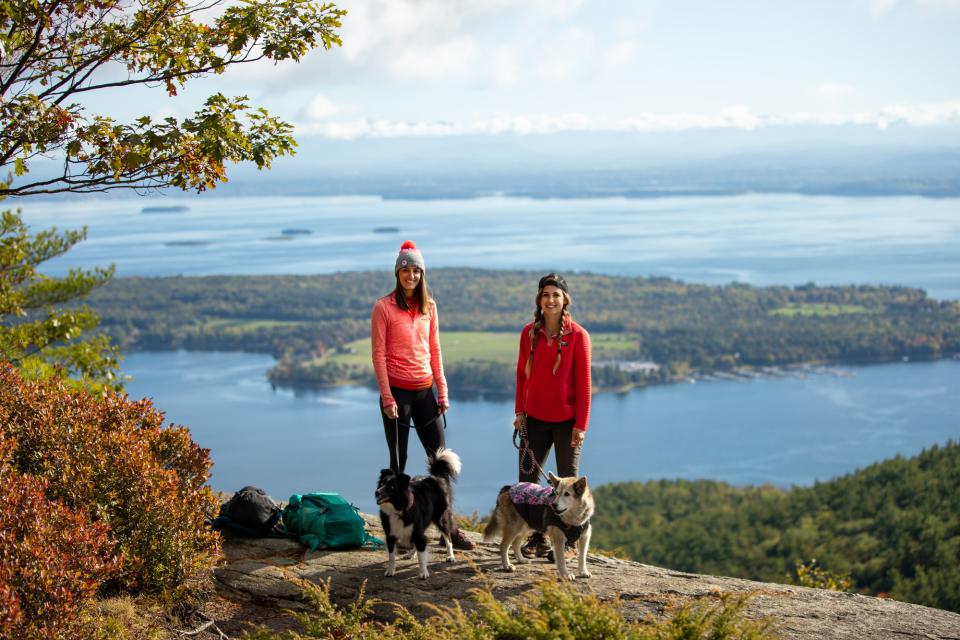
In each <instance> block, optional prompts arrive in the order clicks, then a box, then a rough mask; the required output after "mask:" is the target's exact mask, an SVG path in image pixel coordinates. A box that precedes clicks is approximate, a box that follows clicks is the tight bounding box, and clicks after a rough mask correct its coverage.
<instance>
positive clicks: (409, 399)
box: [380, 387, 446, 473]
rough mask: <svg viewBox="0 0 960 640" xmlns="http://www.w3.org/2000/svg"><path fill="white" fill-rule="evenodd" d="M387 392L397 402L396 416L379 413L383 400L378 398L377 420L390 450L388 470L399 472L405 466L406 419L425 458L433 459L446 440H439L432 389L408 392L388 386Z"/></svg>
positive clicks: (440, 424) (440, 431)
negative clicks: (380, 423) (378, 416)
mask: <svg viewBox="0 0 960 640" xmlns="http://www.w3.org/2000/svg"><path fill="white" fill-rule="evenodd" d="M390 393H392V394H393V399H394V401H395V402H396V403H397V411H398V412H399V417H398V418H397V419H396V420H394V419H393V418H388V417H387V414H385V413H384V412H383V398H380V417H382V418H383V433H384V435H385V436H386V438H387V447H389V449H390V468H391V469H393V470H394V471H396V472H397V473H403V470H404V469H405V468H406V466H407V441H408V439H409V437H410V420H411V418H412V419H413V426H414V427H415V428H416V430H417V437H418V438H420V444H422V445H423V450H424V451H425V452H426V453H427V455H428V456H433V455H434V454H436V453H437V450H439V449H440V448H441V447H443V446H445V443H446V441H445V440H444V437H443V424H444V423H443V420H444V418H441V417H438V416H439V413H438V410H437V409H438V406H439V405H437V399H436V397H434V395H433V389H432V388H431V389H420V390H419V391H409V390H407V389H398V388H397V387H390Z"/></svg>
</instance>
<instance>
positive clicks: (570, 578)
mask: <svg viewBox="0 0 960 640" xmlns="http://www.w3.org/2000/svg"><path fill="white" fill-rule="evenodd" d="M559 578H560V579H561V580H563V581H564V582H572V581H573V576H572V575H570V574H569V573H561V574H560V576H559Z"/></svg>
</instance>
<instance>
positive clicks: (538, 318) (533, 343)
mask: <svg viewBox="0 0 960 640" xmlns="http://www.w3.org/2000/svg"><path fill="white" fill-rule="evenodd" d="M561 283H562V286H557V285H559V284H561ZM566 284H567V283H566V281H565V280H564V279H563V278H561V277H560V276H558V275H557V274H555V273H551V274H549V275H546V276H544V277H542V278H541V279H540V287H539V288H538V289H537V297H536V298H535V301H534V302H535V304H536V306H537V309H536V311H534V312H533V326H532V327H531V328H530V356H529V357H528V358H527V366H526V369H524V373H523V375H524V376H525V377H527V378H529V377H530V372H531V371H533V351H534V349H536V348H537V338H538V337H539V336H540V328H541V327H542V326H543V309H542V308H540V298H542V297H543V290H544V289H545V288H547V287H548V286H550V285H553V286H556V287H557V288H558V289H560V293H562V294H563V310H562V311H561V312H560V333H558V334H557V359H556V361H554V363H553V375H557V369H559V368H560V358H561V356H562V352H561V351H560V348H561V347H562V346H563V330H564V328H565V327H566V325H567V320H568V319H570V320H573V317H572V316H571V315H570V303H572V302H573V298H571V297H570V294H569V293H567V289H566Z"/></svg>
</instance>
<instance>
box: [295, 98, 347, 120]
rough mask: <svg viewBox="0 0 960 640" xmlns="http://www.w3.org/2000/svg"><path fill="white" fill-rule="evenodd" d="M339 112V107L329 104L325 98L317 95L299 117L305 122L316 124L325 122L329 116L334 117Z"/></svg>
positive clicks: (328, 100)
mask: <svg viewBox="0 0 960 640" xmlns="http://www.w3.org/2000/svg"><path fill="white" fill-rule="evenodd" d="M339 112H340V107H338V106H337V105H335V104H334V103H333V102H331V101H330V99H329V98H327V97H326V96H324V95H322V94H317V95H316V96H314V97H313V99H312V100H310V102H308V103H307V105H306V106H305V107H304V108H303V112H302V114H301V116H302V117H303V118H304V119H305V120H306V121H307V122H316V121H319V120H326V119H327V118H329V117H330V116H333V115H336V114H337V113H339Z"/></svg>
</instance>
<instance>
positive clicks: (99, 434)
mask: <svg viewBox="0 0 960 640" xmlns="http://www.w3.org/2000/svg"><path fill="white" fill-rule="evenodd" d="M163 418H164V416H163V413H161V412H160V411H158V410H156V409H154V408H153V406H152V405H151V403H150V401H149V400H146V399H145V400H141V401H139V402H133V401H131V400H129V399H128V398H127V397H126V396H125V395H123V394H118V393H113V392H106V393H104V394H103V395H102V396H93V395H91V394H90V393H87V392H85V391H82V390H72V389H69V388H67V387H66V386H64V384H63V383H62V382H59V381H57V380H47V381H40V382H27V381H24V380H23V379H22V378H21V377H20V376H19V375H18V374H17V372H16V371H15V370H14V369H13V368H12V367H10V366H9V365H6V364H0V436H5V437H6V438H8V439H9V440H10V441H11V442H12V443H13V450H12V452H11V454H10V456H9V465H10V466H11V467H12V468H14V469H16V470H17V471H18V472H20V473H24V474H30V475H33V476H36V477H38V478H42V479H43V480H45V482H46V489H45V493H46V496H47V498H49V499H51V500H57V501H60V502H62V503H63V504H64V505H66V506H67V507H69V508H71V509H74V510H76V511H79V512H82V513H85V514H87V515H88V516H89V517H90V519H91V520H93V521H95V522H98V523H102V524H104V525H108V526H109V528H110V531H111V534H112V537H113V540H114V542H115V547H114V551H115V553H116V555H117V556H118V557H119V558H120V560H121V565H120V568H119V570H118V572H117V573H116V574H115V575H114V576H113V580H112V581H111V582H110V583H108V585H109V586H113V587H118V588H122V589H127V590H135V591H136V590H145V591H150V592H159V593H162V594H164V595H169V596H174V597H175V596H177V595H179V594H180V592H181V588H182V587H183V585H184V583H185V581H186V580H187V579H188V578H190V577H191V576H192V575H194V574H195V573H196V572H198V571H199V570H201V569H204V568H207V567H209V566H211V564H212V561H213V559H214V558H215V557H216V554H217V550H218V541H219V536H218V535H217V534H216V533H215V532H213V531H211V530H210V529H209V528H208V527H207V526H206V524H205V517H206V514H207V513H212V512H213V511H214V509H216V507H217V506H218V504H219V503H218V502H217V500H216V498H215V497H214V495H213V493H212V492H211V491H210V489H209V487H206V486H204V483H205V482H206V479H207V477H208V473H209V469H210V466H211V462H210V458H209V452H208V451H207V450H206V449H201V448H200V447H199V446H197V445H196V444H195V443H194V442H193V440H192V439H191V438H190V434H189V432H188V431H187V430H186V429H185V428H184V427H173V426H171V427H169V428H163Z"/></svg>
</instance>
